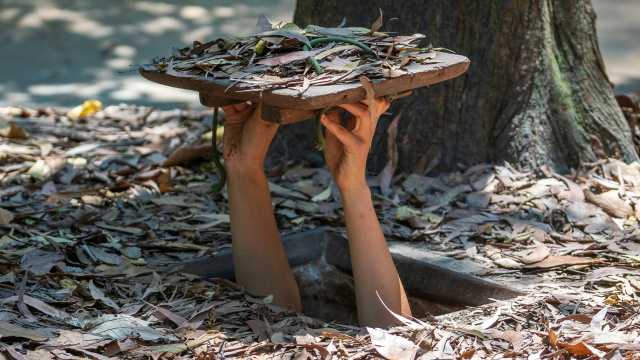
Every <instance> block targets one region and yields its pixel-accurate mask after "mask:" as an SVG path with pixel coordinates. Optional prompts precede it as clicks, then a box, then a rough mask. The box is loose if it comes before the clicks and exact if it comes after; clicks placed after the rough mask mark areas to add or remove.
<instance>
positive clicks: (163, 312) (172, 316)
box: [143, 300, 187, 326]
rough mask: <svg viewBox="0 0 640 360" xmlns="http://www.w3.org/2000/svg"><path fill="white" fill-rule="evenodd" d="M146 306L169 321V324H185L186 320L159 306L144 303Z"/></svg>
mask: <svg viewBox="0 0 640 360" xmlns="http://www.w3.org/2000/svg"><path fill="white" fill-rule="evenodd" d="M143 301H144V300H143ZM144 302H145V303H146V304H147V305H149V306H151V307H152V308H154V309H155V310H156V311H157V312H158V313H160V314H161V316H162V317H165V318H167V319H169V320H171V322H173V323H174V324H176V325H177V326H182V325H183V324H184V323H186V322H187V319H185V318H183V317H182V316H180V315H177V314H174V313H172V312H171V311H169V310H167V309H163V308H161V307H159V306H155V305H153V304H150V303H148V302H146V301H144Z"/></svg>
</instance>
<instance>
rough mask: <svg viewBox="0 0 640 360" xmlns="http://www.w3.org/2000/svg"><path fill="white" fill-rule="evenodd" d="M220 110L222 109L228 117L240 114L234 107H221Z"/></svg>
mask: <svg viewBox="0 0 640 360" xmlns="http://www.w3.org/2000/svg"><path fill="white" fill-rule="evenodd" d="M220 109H222V111H223V112H224V115H225V116H226V117H229V116H233V115H234V114H235V113H237V112H238V111H237V110H236V108H235V107H234V106H233V105H225V106H221V107H220Z"/></svg>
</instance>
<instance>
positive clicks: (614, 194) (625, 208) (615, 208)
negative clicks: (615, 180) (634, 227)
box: [583, 189, 634, 219]
mask: <svg viewBox="0 0 640 360" xmlns="http://www.w3.org/2000/svg"><path fill="white" fill-rule="evenodd" d="M583 192H584V198H585V200H586V201H588V202H590V203H592V204H594V205H597V206H599V207H600V208H601V209H602V210H603V211H604V212H605V213H607V214H609V215H610V216H613V217H617V218H623V219H626V218H627V217H628V216H629V215H633V213H634V212H633V208H632V207H631V205H629V204H627V202H626V201H624V200H622V199H621V198H620V196H619V194H618V191H616V190H610V191H607V192H604V193H601V194H594V193H592V192H591V191H590V190H589V189H584V190H583Z"/></svg>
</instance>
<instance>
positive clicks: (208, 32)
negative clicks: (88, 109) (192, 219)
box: [0, 0, 295, 108]
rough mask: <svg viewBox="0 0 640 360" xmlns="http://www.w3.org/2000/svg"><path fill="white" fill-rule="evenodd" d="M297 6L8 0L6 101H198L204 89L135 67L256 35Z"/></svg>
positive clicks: (4, 7) (2, 1) (0, 0)
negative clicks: (158, 80) (262, 23)
mask: <svg viewBox="0 0 640 360" xmlns="http://www.w3.org/2000/svg"><path fill="white" fill-rule="evenodd" d="M294 7H295V1H294V0H276V1H270V2H269V4H268V5H265V3H263V2H260V1H255V0H253V1H252V0H240V1H229V0H219V1H204V0H190V1H181V2H175V1H174V2H155V1H154V2H151V1H137V2H129V1H124V0H115V1H107V2H84V1H79V0H76V1H71V2H66V3H65V4H64V5H61V4H59V3H58V2H54V1H48V0H31V1H12V0H0V42H1V43H2V44H3V51H2V53H3V61H2V70H1V73H2V76H1V78H2V81H1V82H2V88H0V106H32V107H37V106H43V105H52V104H55V105H56V106H72V105H77V104H78V103H81V102H82V101H84V100H85V99H87V98H90V97H95V98H99V99H100V100H101V101H103V102H105V103H106V104H117V103H119V102H136V103H137V104H143V105H152V106H156V107H160V108H172V107H182V106H184V105H185V104H189V105H191V106H196V107H197V106H199V105H198V104H199V101H198V94H197V93H195V92H192V91H186V90H179V89H173V88H168V87H163V86H158V85H155V84H151V83H149V82H148V81H145V80H143V79H142V78H141V77H140V76H139V75H138V74H137V72H135V71H134V72H130V71H132V70H135V69H136V68H137V66H136V65H138V64H143V63H147V62H149V61H150V60H151V59H152V58H154V57H156V56H158V55H166V54H168V53H169V52H170V50H171V48H172V47H174V46H180V45H184V46H187V45H189V44H190V43H191V42H192V41H194V40H198V41H208V40H211V38H212V37H215V36H222V35H237V36H243V35H250V34H252V33H253V29H254V26H255V22H256V19H257V18H258V16H259V15H260V14H261V13H264V14H265V15H266V16H267V17H268V18H269V19H270V20H271V21H272V22H273V23H278V22H281V21H282V22H289V21H291V19H292V16H293V9H294Z"/></svg>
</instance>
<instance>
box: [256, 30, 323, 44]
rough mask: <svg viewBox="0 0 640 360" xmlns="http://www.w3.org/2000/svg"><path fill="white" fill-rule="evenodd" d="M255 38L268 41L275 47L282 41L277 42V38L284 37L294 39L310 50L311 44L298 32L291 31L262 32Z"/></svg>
mask: <svg viewBox="0 0 640 360" xmlns="http://www.w3.org/2000/svg"><path fill="white" fill-rule="evenodd" d="M256 37H257V38H260V39H263V40H266V41H269V42H271V43H274V44H276V45H278V44H280V42H281V41H282V40H278V38H279V37H285V38H287V39H296V40H298V41H300V42H301V43H303V44H305V45H307V46H308V47H309V48H311V44H310V43H309V39H307V37H306V36H304V35H302V34H300V33H299V32H296V31H293V30H274V31H264V32H261V33H259V34H256Z"/></svg>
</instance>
